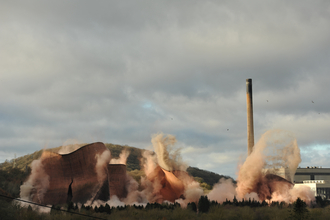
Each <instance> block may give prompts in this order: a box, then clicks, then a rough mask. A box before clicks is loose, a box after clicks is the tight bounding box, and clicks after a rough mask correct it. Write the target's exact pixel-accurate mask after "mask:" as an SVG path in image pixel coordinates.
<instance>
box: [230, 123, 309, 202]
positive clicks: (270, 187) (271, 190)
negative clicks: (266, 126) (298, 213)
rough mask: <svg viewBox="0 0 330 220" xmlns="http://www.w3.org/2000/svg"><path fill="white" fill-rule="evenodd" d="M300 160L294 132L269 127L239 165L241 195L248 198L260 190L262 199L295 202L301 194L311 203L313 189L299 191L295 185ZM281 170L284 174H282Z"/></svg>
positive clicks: (259, 193) (240, 196)
mask: <svg viewBox="0 0 330 220" xmlns="http://www.w3.org/2000/svg"><path fill="white" fill-rule="evenodd" d="M300 162H301V158H300V151H299V148H298V145H297V141H296V139H295V138H294V136H293V135H292V134H291V133H289V132H285V131H281V130H271V131H267V132H266V133H265V134H263V135H262V137H261V138H260V140H259V141H258V143H257V144H256V145H255V146H254V149H253V151H252V153H251V154H250V155H249V156H248V157H247V158H246V160H245V162H244V164H243V165H241V167H240V169H239V173H238V179H237V182H238V184H237V188H236V192H237V196H238V197H239V198H246V197H247V196H249V195H250V194H251V193H257V195H258V198H259V199H260V200H268V201H286V202H293V201H295V199H296V198H297V196H296V195H298V194H299V197H300V198H301V199H303V200H305V201H306V202H307V203H309V202H310V201H311V198H310V196H309V195H310V194H311V190H310V189H309V190H307V191H306V190H305V191H299V192H298V191H297V190H296V189H293V184H292V181H293V177H294V174H295V171H296V169H297V167H298V164H299V163H300ZM278 171H282V172H283V173H284V174H282V176H281V177H279V176H278ZM274 174H277V175H274Z"/></svg>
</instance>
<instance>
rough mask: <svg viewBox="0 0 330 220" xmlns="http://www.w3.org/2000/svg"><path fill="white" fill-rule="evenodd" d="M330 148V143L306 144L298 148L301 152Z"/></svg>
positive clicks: (327, 149)
mask: <svg viewBox="0 0 330 220" xmlns="http://www.w3.org/2000/svg"><path fill="white" fill-rule="evenodd" d="M329 150H330V144H315V145H310V146H306V147H303V148H300V152H301V153H310V152H311V151H317V152H320V151H329Z"/></svg>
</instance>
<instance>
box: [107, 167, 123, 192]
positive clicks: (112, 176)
mask: <svg viewBox="0 0 330 220" xmlns="http://www.w3.org/2000/svg"><path fill="white" fill-rule="evenodd" d="M108 177H109V191H110V197H111V196H113V195H116V196H117V197H118V198H125V197H126V196H127V190H126V165H124V164H108Z"/></svg>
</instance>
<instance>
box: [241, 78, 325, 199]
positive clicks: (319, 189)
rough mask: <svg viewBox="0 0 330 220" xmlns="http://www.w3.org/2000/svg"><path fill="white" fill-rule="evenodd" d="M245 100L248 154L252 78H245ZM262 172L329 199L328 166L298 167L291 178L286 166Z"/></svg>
mask: <svg viewBox="0 0 330 220" xmlns="http://www.w3.org/2000/svg"><path fill="white" fill-rule="evenodd" d="M246 102H247V141H248V155H250V154H251V153H252V151H253V146H254V128H253V100H252V79H246ZM263 172H264V174H265V175H266V176H267V175H271V176H272V177H273V178H274V177H275V176H276V178H277V177H279V178H281V179H285V180H287V182H288V184H289V183H291V184H294V187H300V186H303V185H304V186H309V187H310V188H311V189H312V190H313V191H314V192H315V196H321V197H323V198H326V199H330V168H322V167H316V166H311V167H309V166H308V167H306V168H300V167H298V168H297V170H296V173H295V175H294V177H293V179H292V176H291V174H290V171H289V170H288V168H287V167H278V168H272V169H264V170H263ZM276 178H275V179H276Z"/></svg>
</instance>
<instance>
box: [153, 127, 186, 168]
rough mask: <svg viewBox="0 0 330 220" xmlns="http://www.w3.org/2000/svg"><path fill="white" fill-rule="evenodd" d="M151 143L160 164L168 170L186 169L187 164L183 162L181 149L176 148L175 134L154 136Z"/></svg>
mask: <svg viewBox="0 0 330 220" xmlns="http://www.w3.org/2000/svg"><path fill="white" fill-rule="evenodd" d="M151 143H152V145H153V147H154V150H155V152H156V155H157V160H158V164H159V166H160V167H162V168H163V169H165V170H167V171H173V170H186V169H187V165H186V164H184V163H183V162H182V159H181V155H180V149H176V150H175V149H174V144H175V143H176V138H175V137H174V136H173V135H167V136H164V134H162V133H160V134H156V135H153V136H152V139H151Z"/></svg>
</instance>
